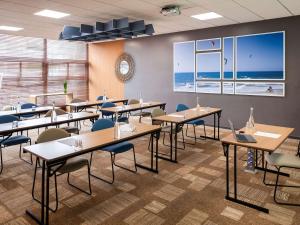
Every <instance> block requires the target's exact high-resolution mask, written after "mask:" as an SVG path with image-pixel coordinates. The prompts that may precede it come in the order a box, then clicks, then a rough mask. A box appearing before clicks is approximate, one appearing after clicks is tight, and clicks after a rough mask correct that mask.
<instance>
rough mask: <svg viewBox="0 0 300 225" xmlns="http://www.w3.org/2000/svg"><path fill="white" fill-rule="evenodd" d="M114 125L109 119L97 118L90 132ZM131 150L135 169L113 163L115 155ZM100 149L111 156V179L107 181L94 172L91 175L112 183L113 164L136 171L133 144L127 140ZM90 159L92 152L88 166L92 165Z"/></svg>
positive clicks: (113, 178)
mask: <svg viewBox="0 0 300 225" xmlns="http://www.w3.org/2000/svg"><path fill="white" fill-rule="evenodd" d="M112 127H114V122H113V121H111V120H109V119H99V120H97V121H96V122H95V123H94V124H93V127H92V132H94V131H98V130H104V129H108V128H112ZM131 149H132V151H133V160H134V168H135V170H131V169H129V168H126V167H123V166H121V165H117V164H116V163H115V157H116V155H117V154H120V153H123V152H127V151H129V150H131ZM99 150H101V151H106V152H109V153H110V158H111V170H112V180H111V181H108V180H106V179H104V178H101V177H99V176H96V175H94V174H91V176H93V177H95V178H97V179H99V180H102V181H104V182H106V183H109V184H112V183H113V182H114V180H115V172H114V166H117V167H120V168H122V169H125V170H128V171H130V172H133V173H136V172H137V168H136V159H135V151H134V145H133V144H132V143H130V142H128V141H124V142H121V143H118V144H114V145H110V146H107V147H104V148H101V149H99ZM92 160H93V152H92V153H91V158H90V167H92Z"/></svg>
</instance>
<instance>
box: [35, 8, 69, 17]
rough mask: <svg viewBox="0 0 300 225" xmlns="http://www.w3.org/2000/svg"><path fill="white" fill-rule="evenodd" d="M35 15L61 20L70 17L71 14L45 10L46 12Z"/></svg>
mask: <svg viewBox="0 0 300 225" xmlns="http://www.w3.org/2000/svg"><path fill="white" fill-rule="evenodd" d="M34 15H36V16H45V17H51V18H55V19H60V18H63V17H66V16H69V15H70V14H68V13H63V12H58V11H54V10H49V9H45V10H42V11H39V12H36V13H35V14H34Z"/></svg>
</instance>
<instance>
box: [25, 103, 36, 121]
mask: <svg viewBox="0 0 300 225" xmlns="http://www.w3.org/2000/svg"><path fill="white" fill-rule="evenodd" d="M32 107H38V106H37V105H36V104H33V103H24V104H22V105H21V109H32ZM33 116H34V113H32V114H26V115H22V117H23V118H30V117H33Z"/></svg>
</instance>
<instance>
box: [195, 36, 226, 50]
mask: <svg viewBox="0 0 300 225" xmlns="http://www.w3.org/2000/svg"><path fill="white" fill-rule="evenodd" d="M220 48H221V41H220V39H218V38H216V39H210V40H198V41H197V50H198V51H204V50H210V49H220Z"/></svg>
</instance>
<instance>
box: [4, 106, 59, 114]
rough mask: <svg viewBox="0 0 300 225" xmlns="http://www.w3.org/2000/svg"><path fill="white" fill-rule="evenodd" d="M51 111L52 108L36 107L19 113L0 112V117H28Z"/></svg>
mask: <svg viewBox="0 0 300 225" xmlns="http://www.w3.org/2000/svg"><path fill="white" fill-rule="evenodd" d="M55 108H58V107H55ZM51 109H52V106H38V107H36V108H34V110H33V109H32V108H31V109H21V111H20V112H17V111H16V110H8V111H0V116H4V115H15V116H21V115H26V114H27V115H28V114H38V113H43V112H48V111H49V110H51Z"/></svg>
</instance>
